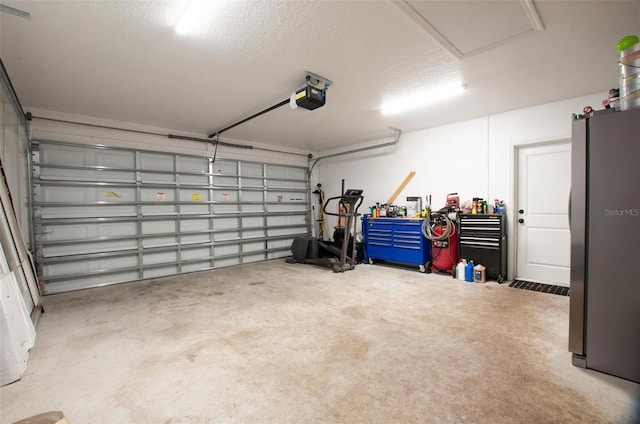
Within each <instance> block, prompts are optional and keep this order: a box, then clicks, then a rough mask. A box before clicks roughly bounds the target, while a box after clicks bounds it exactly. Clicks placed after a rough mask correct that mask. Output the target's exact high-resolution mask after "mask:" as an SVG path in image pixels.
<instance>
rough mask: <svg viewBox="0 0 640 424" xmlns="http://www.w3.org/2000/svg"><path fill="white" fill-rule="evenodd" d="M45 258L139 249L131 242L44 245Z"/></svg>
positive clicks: (132, 240) (134, 241) (113, 241)
mask: <svg viewBox="0 0 640 424" xmlns="http://www.w3.org/2000/svg"><path fill="white" fill-rule="evenodd" d="M44 246H45V247H43V248H42V255H43V256H62V255H83V254H87V253H102V252H119V251H133V250H135V249H137V248H138V242H137V240H135V239H131V240H107V241H103V242H97V243H73V242H70V243H65V244H54V245H46V244H45V245H44Z"/></svg>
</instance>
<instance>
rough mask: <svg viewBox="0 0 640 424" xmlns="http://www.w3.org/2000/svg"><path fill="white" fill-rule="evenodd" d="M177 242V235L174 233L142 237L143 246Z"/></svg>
mask: <svg viewBox="0 0 640 424" xmlns="http://www.w3.org/2000/svg"><path fill="white" fill-rule="evenodd" d="M177 244H178V237H177V236H175V235H168V236H166V237H147V238H144V239H142V247H143V248H151V247H163V246H176V245H177Z"/></svg>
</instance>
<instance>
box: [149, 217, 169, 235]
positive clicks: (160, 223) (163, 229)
mask: <svg viewBox="0 0 640 424" xmlns="http://www.w3.org/2000/svg"><path fill="white" fill-rule="evenodd" d="M175 232H177V228H176V221H174V220H166V221H165V220H154V221H147V222H142V234H143V235H152V234H165V233H175Z"/></svg>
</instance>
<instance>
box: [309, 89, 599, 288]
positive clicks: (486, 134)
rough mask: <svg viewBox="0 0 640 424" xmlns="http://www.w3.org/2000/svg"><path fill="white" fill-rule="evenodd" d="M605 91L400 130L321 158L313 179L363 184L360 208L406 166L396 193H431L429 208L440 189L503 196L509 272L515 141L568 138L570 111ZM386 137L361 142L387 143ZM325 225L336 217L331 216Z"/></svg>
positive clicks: (382, 197) (465, 196) (330, 191)
mask: <svg viewBox="0 0 640 424" xmlns="http://www.w3.org/2000/svg"><path fill="white" fill-rule="evenodd" d="M606 97H607V93H598V94H592V95H587V96H583V97H578V98H574V99H569V100H565V101H561V102H556V103H550V104H545V105H541V106H536V107H530V108H525V109H520V110H515V111H511V112H506V113H501V114H497V115H491V116H486V117H483V118H478V119H474V120H470V121H463V122H458V123H455V124H450V125H444V126H440V127H434V128H430V129H426V130H421V131H414V132H410V133H403V134H402V136H401V137H400V141H399V143H398V144H397V145H395V146H392V147H385V148H382V149H378V150H372V151H369V152H365V153H357V154H352V155H347V156H344V157H339V158H328V159H326V160H322V161H320V162H319V163H318V168H319V169H318V172H317V178H318V180H319V181H320V182H321V183H322V186H323V188H324V189H325V193H326V195H327V197H330V196H336V195H339V194H340V182H341V179H342V178H344V179H345V180H346V186H347V188H362V189H363V190H364V197H365V199H364V203H363V208H361V210H360V211H361V212H367V211H368V206H370V205H374V204H375V203H376V202H380V203H384V202H386V201H387V199H388V198H389V197H390V195H391V194H393V192H394V191H395V190H396V188H397V187H398V185H399V184H400V183H401V182H402V181H403V179H404V178H405V176H406V175H407V174H408V173H409V172H410V171H416V175H415V177H414V178H413V179H412V180H411V182H410V183H409V184H408V185H407V187H406V188H405V189H404V191H403V192H402V193H401V194H400V196H398V199H397V200H396V204H398V205H403V204H405V200H406V197H407V196H422V197H423V199H424V196H425V195H428V194H431V195H432V204H433V208H434V209H439V208H441V207H443V206H444V203H445V199H446V195H447V193H451V192H457V193H459V194H460V200H461V201H464V200H470V199H471V198H472V197H482V198H484V199H487V200H488V201H492V200H493V199H494V198H499V199H502V200H504V201H505V202H506V205H507V214H508V216H507V221H508V234H509V253H510V254H509V264H508V268H509V278H511V277H512V273H513V270H514V264H513V258H514V245H515V243H514V239H513V234H514V231H513V230H514V228H513V222H514V219H515V216H514V215H512V214H513V213H514V209H515V208H514V181H515V166H514V165H515V164H514V152H515V147H516V146H518V145H524V144H535V143H543V142H550V141H556V140H568V139H570V138H571V121H572V114H573V113H582V109H583V107H584V106H586V105H591V106H594V107H597V106H598V105H599V104H600V102H601V100H602V99H604V98H606ZM389 141H392V137H391V136H390V138H388V139H381V140H377V141H375V142H372V143H369V144H368V145H374V144H382V143H388V142H389ZM330 225H331V227H330V228H332V227H333V225H335V221H331V224H330Z"/></svg>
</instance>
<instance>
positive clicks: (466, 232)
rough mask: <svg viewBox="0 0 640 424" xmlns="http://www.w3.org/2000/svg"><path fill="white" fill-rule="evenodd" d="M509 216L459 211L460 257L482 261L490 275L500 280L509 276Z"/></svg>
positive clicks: (492, 278)
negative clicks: (507, 221)
mask: <svg viewBox="0 0 640 424" xmlns="http://www.w3.org/2000/svg"><path fill="white" fill-rule="evenodd" d="M505 219H506V216H505V215H497V214H478V215H473V214H460V238H459V249H458V252H459V256H460V258H464V259H466V260H472V261H473V262H474V263H475V264H482V265H484V266H485V267H486V268H487V271H486V273H487V278H488V279H491V280H496V281H498V283H501V282H503V281H504V280H505V279H506V278H507V230H506V228H507V225H506V220H505Z"/></svg>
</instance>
